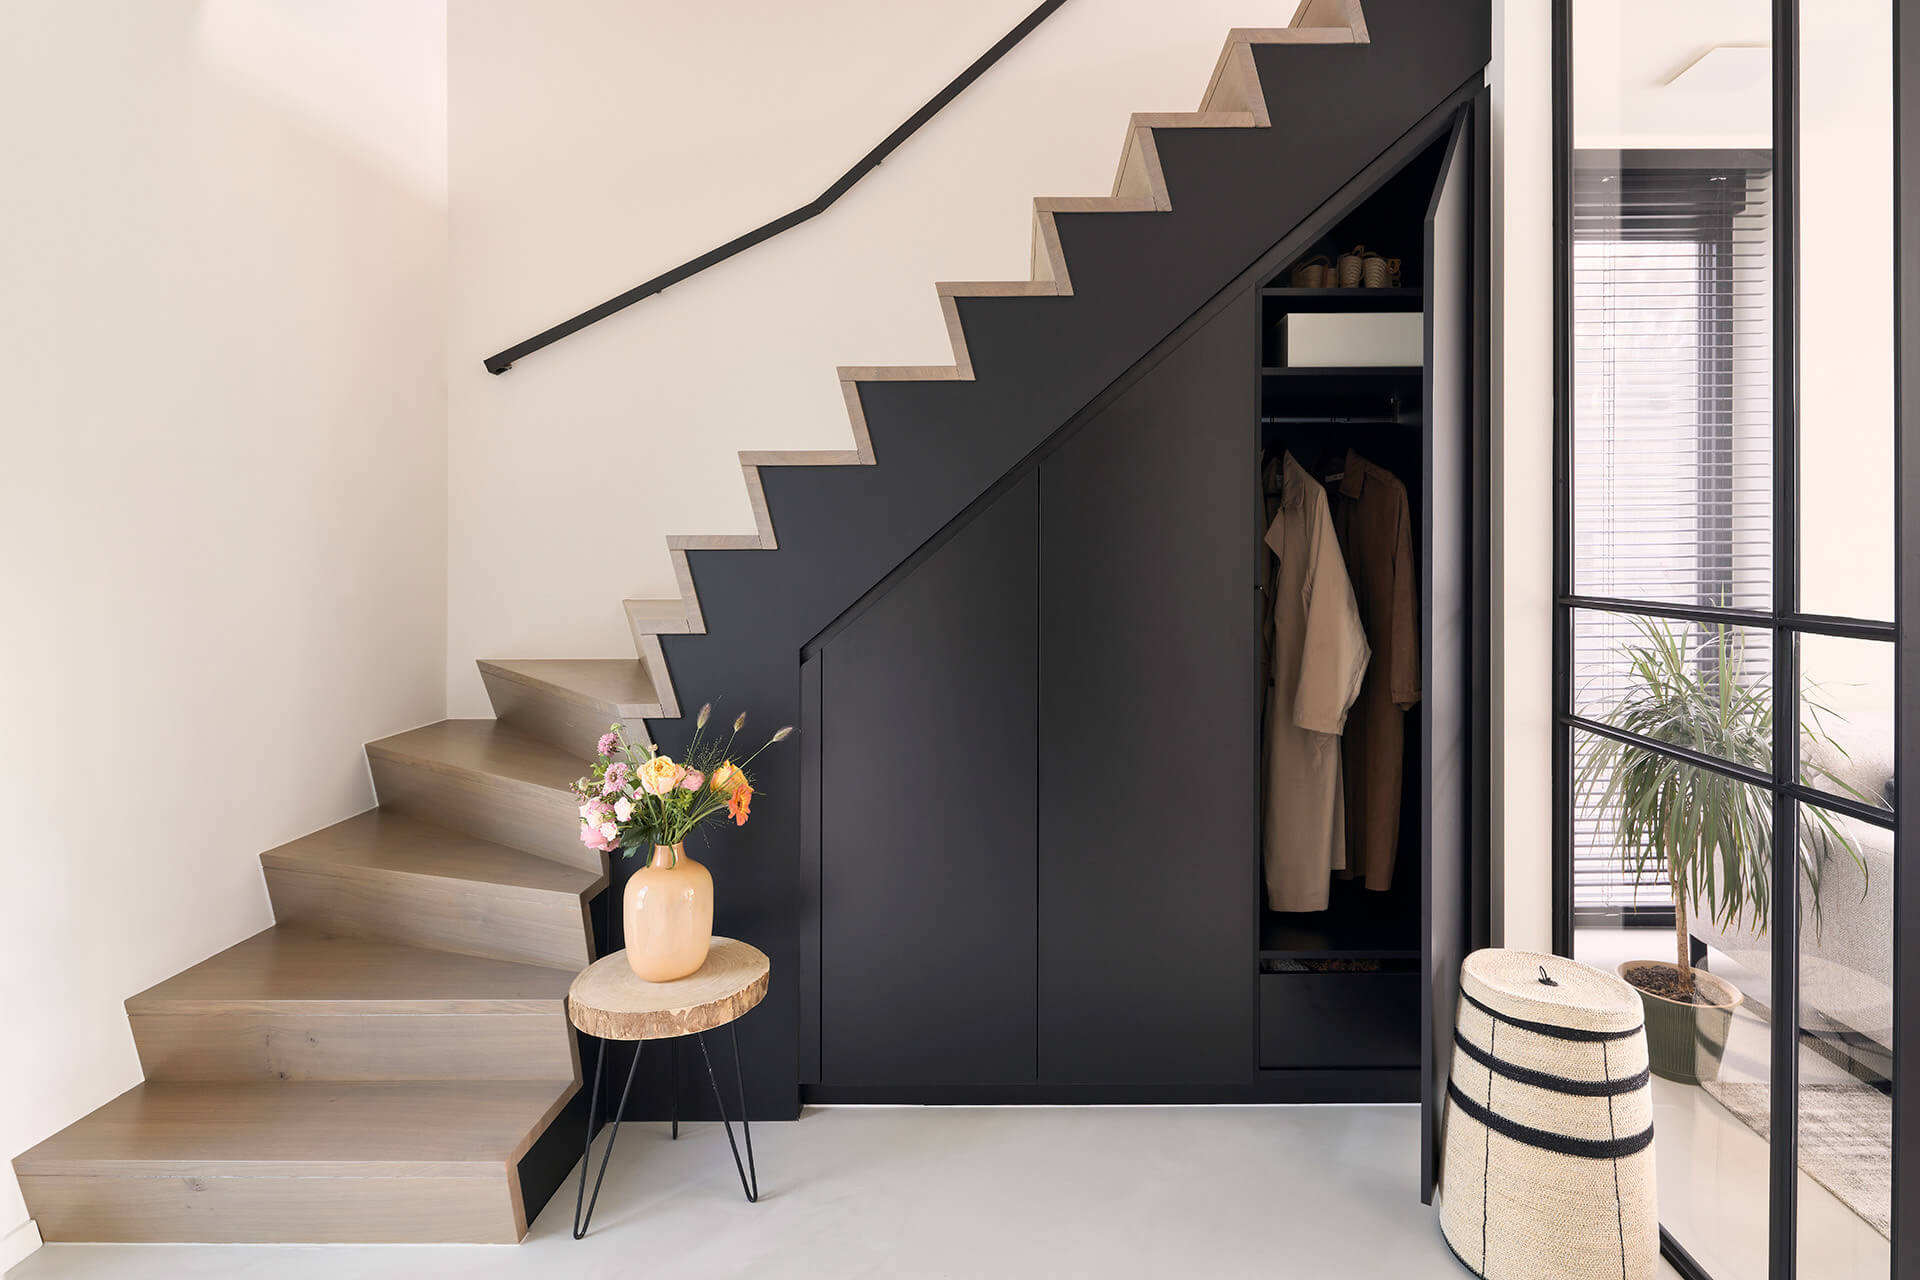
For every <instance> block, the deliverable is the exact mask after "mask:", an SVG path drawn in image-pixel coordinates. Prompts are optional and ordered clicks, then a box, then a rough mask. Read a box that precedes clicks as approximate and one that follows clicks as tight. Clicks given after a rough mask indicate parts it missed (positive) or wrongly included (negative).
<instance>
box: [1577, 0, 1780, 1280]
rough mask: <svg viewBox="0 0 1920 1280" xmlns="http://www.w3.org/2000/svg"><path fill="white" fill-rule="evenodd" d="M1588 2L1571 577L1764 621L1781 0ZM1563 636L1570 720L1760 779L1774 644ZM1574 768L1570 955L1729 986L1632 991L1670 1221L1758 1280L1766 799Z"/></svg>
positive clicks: (1695, 781)
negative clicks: (1688, 998) (1710, 1001)
mask: <svg viewBox="0 0 1920 1280" xmlns="http://www.w3.org/2000/svg"><path fill="white" fill-rule="evenodd" d="M1571 9H1572V19H1573V28H1572V31H1571V32H1570V33H1569V34H1570V37H1571V44H1572V54H1573V59H1572V72H1573V76H1572V81H1573V82H1572V86H1571V87H1572V101H1571V110H1572V117H1573V118H1572V126H1573V148H1574V152H1573V157H1572V160H1573V165H1572V168H1573V172H1572V174H1571V179H1572V185H1573V225H1572V228H1571V231H1572V238H1573V245H1572V259H1573V261H1572V267H1573V279H1572V280H1571V281H1570V282H1568V283H1569V286H1570V287H1569V291H1568V294H1569V298H1570V306H1571V311H1572V315H1571V323H1572V335H1571V337H1572V344H1573V371H1572V376H1573V385H1572V387H1571V401H1572V403H1571V406H1570V407H1571V417H1572V437H1573V438H1572V440H1571V442H1570V444H1571V451H1570V459H1569V461H1570V474H1569V477H1568V479H1569V482H1570V495H1569V496H1570V499H1571V501H1570V507H1571V518H1572V529H1571V530H1570V532H1571V535H1572V537H1571V546H1572V556H1573V565H1572V571H1573V574H1572V586H1573V590H1574V591H1575V592H1576V593H1577V594H1581V595H1587V596H1599V597H1614V598H1626V599H1634V600H1641V601H1649V602H1655V603H1672V604H1684V605H1689V606H1732V607H1738V608H1750V609H1760V610H1767V611H1771V609H1772V606H1773V583H1774V566H1773V559H1772V556H1773V529H1774V523H1773V506H1774V501H1773V497H1774V495H1773V480H1774V467H1773V450H1774V439H1773V425H1774V424H1773V377H1772V374H1773V363H1772V350H1773V338H1774V325H1773V283H1774V275H1773V262H1772V258H1773V228H1774V218H1773V209H1774V197H1775V194H1776V193H1775V192H1774V190H1773V157H1772V146H1773V140H1772V97H1773V95H1772V67H1771V54H1770V51H1769V49H1768V45H1769V44H1770V42H1771V38H1772V5H1771V4H1770V3H1769V2H1768V0H1714V2H1713V3H1711V4H1696V5H1674V4H1671V3H1657V2H1656V0H1572V4H1571ZM1571 625H1572V627H1573V631H1574V652H1573V654H1572V659H1573V667H1574V670H1573V672H1572V674H1571V679H1572V683H1573V687H1572V688H1571V689H1570V690H1569V691H1568V692H1569V694H1570V701H1571V706H1572V707H1573V709H1574V710H1575V711H1576V712H1577V713H1579V714H1582V715H1586V716H1589V717H1592V718H1593V719H1596V720H1599V721H1602V722H1605V723H1608V724H1612V725H1617V726H1620V727H1627V728H1633V729H1636V730H1638V731H1640V732H1642V733H1644V734H1646V736H1648V737H1651V738H1654V739H1656V740H1659V741H1665V742H1676V743H1677V742H1686V743H1687V744H1688V745H1689V746H1694V747H1697V748H1699V749H1700V750H1702V751H1704V752H1708V753H1710V754H1712V755H1715V756H1716V757H1719V758H1723V759H1733V760H1737V761H1739V762H1740V763H1742V764H1747V765H1751V766H1753V767H1755V768H1758V769H1763V770H1766V769H1770V768H1771V761H1772V757H1773V752H1772V743H1771V740H1770V738H1771V731H1772V729H1773V728H1774V727H1775V726H1774V725H1773V717H1772V715H1771V706H1770V699H1769V698H1768V697H1767V696H1766V695H1767V693H1768V691H1769V689H1770V688H1771V682H1772V679H1773V675H1774V671H1773V662H1772V644H1771V642H1770V639H1769V635H1770V633H1768V632H1766V631H1764V630H1761V631H1746V630H1740V629H1731V630H1729V631H1728V632H1726V633H1725V634H1724V635H1722V634H1721V633H1719V632H1717V631H1716V630H1714V629H1711V628H1705V629H1703V628H1699V627H1696V626H1692V625H1690V624H1680V623H1672V622H1669V623H1666V624H1664V625H1665V627H1666V628H1667V631H1666V632H1664V633H1661V632H1655V633H1649V631H1648V630H1647V629H1646V628H1645V627H1644V626H1643V625H1641V624H1638V623H1636V622H1634V621H1632V620H1630V619H1625V618H1622V617H1620V616H1619V615H1615V614H1608V613H1593V614H1587V615H1580V614H1578V613H1576V615H1575V616H1574V617H1573V618H1572V619H1571ZM1663 638H1664V639H1668V640H1670V641H1671V645H1670V648H1668V649H1667V650H1665V651H1664V652H1662V651H1661V646H1660V642H1661V641H1662V640H1663ZM1636 650H1640V651H1641V652H1642V653H1646V652H1649V651H1652V652H1653V653H1654V656H1653V657H1652V658H1651V659H1646V658H1642V659H1641V660H1640V661H1639V665H1636V654H1635V651H1636ZM1718 694H1725V695H1728V699H1729V701H1728V704H1727V708H1728V709H1727V710H1726V712H1725V713H1724V714H1722V713H1721V712H1720V704H1719V702H1718V701H1717V699H1715V698H1714V695H1718ZM1663 702H1664V704H1666V710H1665V717H1666V718H1663V712H1662V704H1663ZM1573 764H1574V768H1575V770H1576V776H1575V786H1574V793H1573V806H1572V813H1571V814H1570V815H1569V819H1570V821H1571V822H1572V823H1573V828H1574V829H1573V845H1574V897H1575V903H1574V905H1575V934H1574V950H1575V954H1576V955H1577V956H1578V957H1579V958H1581V959H1583V960H1587V961H1588V962H1590V963H1594V964H1598V965H1600V966H1601V967H1603V968H1608V969H1614V968H1616V967H1617V966H1619V965H1620V964H1621V963H1622V962H1625V961H1632V960H1641V961H1664V962H1665V963H1666V964H1667V965H1669V966H1671V967H1672V968H1674V969H1678V968H1679V967H1680V966H1681V965H1682V964H1686V965H1689V966H1692V967H1693V968H1695V969H1696V970H1698V972H1697V973H1696V975H1695V978H1696V982H1697V985H1698V988H1699V989H1700V990H1702V991H1711V992H1712V993H1714V994H1715V996H1716V998H1717V999H1719V1000H1720V1001H1721V1002H1720V1003H1719V1004H1717V1005H1714V1006H1711V1007H1702V1006H1693V1005H1683V1004H1677V1003H1674V1002H1671V1001H1669V1002H1664V1003H1662V1002H1661V1001H1660V1000H1659V999H1658V997H1657V996H1648V995H1647V994H1645V993H1643V996H1642V999H1643V1002H1645V1003H1647V1004H1648V1005H1649V1027H1650V1030H1653V1032H1654V1033H1653V1034H1652V1035H1650V1037H1649V1040H1650V1043H1654V1042H1656V1041H1658V1042H1659V1044H1664V1045H1665V1046H1667V1048H1668V1050H1669V1051H1670V1055H1671V1056H1675V1057H1676V1058H1677V1068H1676V1063H1675V1062H1673V1061H1669V1062H1667V1063H1666V1065H1665V1067H1664V1069H1663V1068H1656V1071H1657V1072H1658V1074H1656V1075H1655V1077H1654V1079H1653V1090H1654V1105H1655V1118H1654V1124H1655V1129H1656V1131H1657V1132H1658V1135H1659V1138H1658V1141H1657V1142H1656V1143H1655V1151H1656V1152H1657V1156H1656V1159H1657V1161H1658V1178H1659V1197H1660V1218H1661V1222H1662V1223H1663V1225H1665V1226H1666V1227H1667V1229H1668V1230H1670V1231H1671V1232H1672V1233H1673V1235H1674V1237H1675V1238H1676V1239H1677V1240H1678V1241H1679V1242H1680V1244H1682V1245H1683V1246H1684V1247H1685V1248H1686V1249H1687V1250H1688V1251H1689V1252H1690V1253H1691V1254H1692V1255H1693V1256H1694V1258H1695V1259H1697V1260H1698V1261H1699V1262H1700V1263H1701V1264H1702V1265H1703V1266H1704V1267H1705V1268H1706V1270H1707V1271H1708V1272H1709V1273H1710V1274H1711V1275H1713V1276H1714V1277H1715V1280H1759V1278H1760V1277H1764V1276H1766V1275H1767V1274H1768V1268H1767V1239H1768V1212H1769V1206H1768V1199H1769V1196H1768V1143H1767V1138H1766V1137H1765V1130H1764V1123H1763V1124H1762V1125H1761V1127H1760V1128H1759V1129H1756V1128H1755V1127H1754V1126H1753V1125H1750V1124H1748V1123H1746V1122H1745V1121H1744V1120H1743V1118H1742V1117H1743V1116H1744V1115H1747V1114H1756V1115H1758V1116H1760V1117H1762V1118H1763V1119H1764V1117H1765V1115H1766V1114H1767V1099H1768V1093H1769V1090H1768V1076H1769V1066H1770V1062H1771V1058H1770V1054H1769V1044H1770V1028H1769V1024H1768V1020H1767V1019H1768V1010H1770V1009H1771V1008H1772V1007H1773V1006H1774V1005H1775V1004H1776V1003H1777V1001H1776V1000H1775V999H1774V996H1773V986H1772V972H1771V956H1770V952H1769V947H1768V941H1767V937H1766V935H1765V933H1764V932H1763V931H1762V930H1761V928H1760V927H1759V924H1760V923H1762V922H1756V920H1755V919H1754V910H1753V907H1754V903H1755V898H1754V895H1753V892H1752V891H1753V890H1755V889H1756V888H1759V887H1762V886H1765V885H1766V884H1767V882H1768V881H1767V876H1768V873H1769V867H1770V865H1771V846H1772V816H1773V811H1772V801H1771V799H1770V794H1769V793H1768V792H1767V791H1766V790H1765V789H1764V788H1754V787H1750V786H1748V785H1746V784H1744V783H1739V782H1735V781H1733V780H1731V779H1728V778H1725V777H1724V776H1722V775H1719V774H1715V773H1711V772H1710V771H1703V770H1700V769H1697V768H1695V767H1693V766H1689V765H1687V764H1685V762H1683V761H1679V760H1677V759H1675V758H1674V757H1672V756H1669V755H1666V754H1665V753H1663V752H1659V751H1648V750H1641V749H1638V748H1623V747H1622V746H1621V745H1620V744H1617V743H1614V742H1613V741H1612V740H1610V739H1605V738H1602V737H1600V736H1597V735H1591V734H1586V733H1581V732H1578V731H1576V732H1575V733H1574V735H1573ZM1709 817H1711V818H1712V819H1714V821H1711V822H1709V821H1705V819H1707V818H1709ZM1689 833H1691V835H1693V836H1695V837H1697V839H1693V840H1691V841H1689V840H1688V839H1685V838H1683V837H1685V836H1687V835H1688V834H1689ZM1709 833H1711V834H1709ZM1703 841H1704V843H1705V845H1706V846H1707V847H1708V848H1709V849H1710V851H1711V853H1712V854H1713V855H1715V856H1705V857H1702V856H1696V855H1698V854H1699V852H1700V846H1701V843H1702V842H1703ZM1669 845H1671V846H1673V847H1671V848H1669V847H1668V846H1669ZM1676 860H1677V861H1678V863H1679V867H1680V871H1681V874H1680V876H1679V879H1680V881H1681V883H1682V884H1683V885H1685V886H1687V888H1686V890H1685V891H1684V892H1683V893H1682V895H1681V901H1680V903H1679V904H1678V906H1679V907H1680V910H1678V911H1676V910H1675V907H1676V902H1675V893H1674V889H1673V888H1672V887H1670V882H1669V878H1670V876H1672V875H1673V874H1674V870H1673V866H1672V864H1673V863H1674V862H1675V861H1676ZM1709 869H1711V875H1709V874H1708V872H1709ZM1729 869H1731V872H1732V874H1731V876H1729V874H1728V871H1729ZM1683 954H1684V955H1685V956H1686V959H1685V960H1682V955H1683ZM1656 1028H1658V1029H1656ZM1701 1045H1706V1046H1710V1048H1711V1049H1713V1050H1717V1051H1718V1052H1719V1057H1718V1061H1717V1065H1716V1063H1715V1061H1714V1054H1713V1053H1712V1052H1708V1053H1706V1054H1705V1055H1704V1056H1703V1055H1702V1054H1701V1052H1700V1050H1699V1046H1701ZM1655 1051H1656V1055H1658V1054H1660V1053H1661V1050H1660V1048H1658V1047H1656V1050H1655ZM1688 1068H1690V1069H1691V1070H1688Z"/></svg>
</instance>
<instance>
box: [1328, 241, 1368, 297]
mask: <svg viewBox="0 0 1920 1280" xmlns="http://www.w3.org/2000/svg"><path fill="white" fill-rule="evenodd" d="M1374 256H1375V257H1378V256H1379V255H1378V254H1376V255H1374ZM1366 260H1367V246H1365V245H1363V244H1357V245H1355V246H1353V252H1351V253H1343V254H1341V255H1340V258H1339V261H1338V262H1337V263H1336V264H1335V270H1337V271H1338V272H1339V273H1340V276H1339V278H1340V287H1341V288H1342V289H1358V288H1359V287H1360V281H1361V279H1362V278H1363V277H1364V276H1365V275H1366Z"/></svg>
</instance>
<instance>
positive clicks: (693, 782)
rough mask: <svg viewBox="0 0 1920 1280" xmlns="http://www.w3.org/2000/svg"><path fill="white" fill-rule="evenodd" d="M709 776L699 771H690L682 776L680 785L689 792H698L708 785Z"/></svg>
mask: <svg viewBox="0 0 1920 1280" xmlns="http://www.w3.org/2000/svg"><path fill="white" fill-rule="evenodd" d="M706 781H707V775H706V774H704V773H701V772H700V771H699V770H698V769H689V770H687V771H686V772H685V773H684V774H682V775H681V776H680V785H681V786H683V787H685V788H686V789H687V790H689V791H698V790H699V789H700V788H701V787H703V786H705V785H706Z"/></svg>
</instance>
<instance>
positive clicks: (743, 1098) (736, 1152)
mask: <svg viewBox="0 0 1920 1280" xmlns="http://www.w3.org/2000/svg"><path fill="white" fill-rule="evenodd" d="M727 1034H728V1035H729V1036H731V1037H732V1039H733V1083H734V1086H735V1088H736V1089H737V1090H738V1092H739V1094H740V1132H741V1133H742V1134H743V1135H744V1136H745V1138H746V1140H747V1162H746V1164H744V1165H742V1164H741V1163H740V1147H739V1145H738V1144H737V1143H735V1142H734V1140H733V1124H732V1122H731V1121H729V1120H728V1119H727V1104H726V1101H725V1100H724V1099H723V1098H721V1096H720V1077H718V1076H717V1075H715V1074H714V1072H713V1058H712V1057H711V1056H710V1055H709V1054H708V1053H707V1037H706V1035H705V1034H704V1033H699V1032H696V1033H695V1034H694V1037H693V1038H694V1039H695V1040H698V1041H699V1042H700V1057H701V1059H702V1060H704V1061H705V1062H706V1064H707V1081H708V1083H710V1084H712V1085H713V1102H714V1105H715V1106H717V1107H718V1108H720V1124H721V1126H722V1127H723V1128H725V1129H726V1131H727V1145H728V1146H729V1147H731V1148H733V1167H734V1169H735V1171H737V1172H738V1173H739V1175H740V1189H741V1190H742V1191H744V1192H746V1193H747V1203H748V1204H758V1203H759V1201H760V1171H759V1170H758V1169H755V1168H754V1167H753V1128H752V1126H751V1125H749V1124H748V1123H747V1082H746V1077H745V1076H744V1075H742V1073H741V1071H740V1035H739V1033H738V1032H736V1031H735V1030H734V1029H733V1024H732V1023H731V1022H730V1023H728V1024H727Z"/></svg>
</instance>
